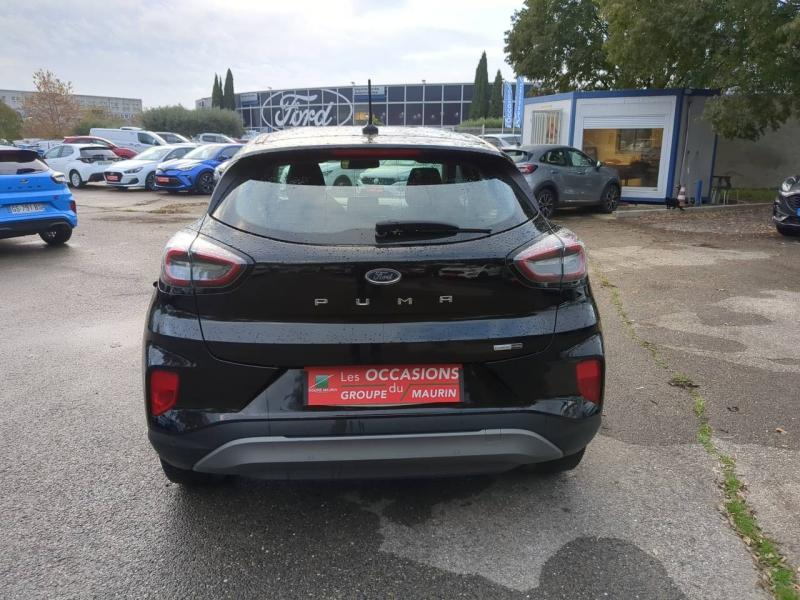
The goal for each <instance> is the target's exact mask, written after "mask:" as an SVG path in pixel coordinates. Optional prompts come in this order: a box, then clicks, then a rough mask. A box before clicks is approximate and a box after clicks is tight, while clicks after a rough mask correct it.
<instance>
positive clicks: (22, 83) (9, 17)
mask: <svg viewBox="0 0 800 600" xmlns="http://www.w3.org/2000/svg"><path fill="white" fill-rule="evenodd" d="M521 4H522V3H521V0H515V1H513V2H512V1H507V0H503V1H497V0H495V1H493V2H485V1H479V0H460V1H439V2H431V1H430V0H407V1H405V2H403V1H399V0H398V1H384V0H336V1H335V2H333V1H330V0H329V1H327V2H321V1H317V0H281V1H277V2H276V1H273V0H269V1H265V0H261V1H255V0H252V1H251V0H228V1H227V2H221V1H220V0H147V1H141V2H130V0H105V1H102V2H101V1H89V0H79V1H74V2H63V0H40V1H38V2H31V1H30V0H2V2H0V23H3V36H2V37H0V88H11V89H30V88H31V86H32V84H31V75H32V73H33V72H34V71H35V70H36V69H38V68H40V67H42V68H47V69H50V70H51V71H54V72H55V73H56V74H57V75H58V76H59V77H60V78H62V79H66V80H70V81H72V82H73V86H74V88H75V91H76V92H79V93H84V94H101V95H116V96H129V97H137V98H142V99H143V100H144V103H145V105H146V106H155V105H161V104H175V103H178V102H180V103H182V104H184V105H186V106H193V105H194V100H195V99H196V98H200V97H203V96H208V95H209V94H210V90H211V83H212V81H213V78H214V73H215V72H217V73H220V74H221V75H222V74H224V72H225V70H226V69H227V68H228V67H230V68H231V70H232V72H233V74H234V78H235V82H236V90H237V91H239V92H243V91H255V90H261V89H266V88H267V87H268V86H270V87H273V88H276V89H278V88H283V87H294V86H298V87H303V86H309V87H313V86H319V85H347V84H349V82H350V81H356V82H366V79H367V78H368V77H372V80H373V82H375V83H377V84H382V83H404V82H413V81H419V80H420V79H426V80H427V81H429V82H433V81H437V82H438V81H441V82H446V81H471V80H472V78H473V76H474V72H475V66H476V64H477V62H478V58H479V57H480V53H481V52H482V51H483V50H486V53H487V57H488V62H489V75H490V79H491V78H492V77H493V74H494V72H495V71H496V70H497V69H498V68H499V69H501V70H502V72H503V75H504V76H506V77H511V76H512V75H513V74H512V72H511V68H510V67H509V66H508V65H506V64H505V62H504V59H505V56H504V53H503V35H504V32H505V31H506V30H507V29H508V27H509V25H510V19H511V13H512V12H513V11H514V10H515V9H517V8H519V7H520V6H521Z"/></svg>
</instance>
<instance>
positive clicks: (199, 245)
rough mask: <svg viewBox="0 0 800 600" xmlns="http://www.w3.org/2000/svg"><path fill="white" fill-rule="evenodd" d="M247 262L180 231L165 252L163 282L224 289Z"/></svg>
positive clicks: (199, 237) (237, 275) (178, 285)
mask: <svg viewBox="0 0 800 600" xmlns="http://www.w3.org/2000/svg"><path fill="white" fill-rule="evenodd" d="M246 266H247V261H246V260H245V259H244V258H243V257H241V256H239V255H238V254H234V253H233V252H232V251H230V250H227V249H225V248H223V247H222V246H220V245H217V244H215V243H214V242H211V241H209V240H207V239H206V238H203V237H201V236H196V234H195V233H193V232H189V231H179V232H178V233H176V234H175V235H174V236H172V239H170V241H169V242H167V246H166V248H165V249H164V258H163V260H162V262H161V279H162V280H163V281H164V283H166V284H168V285H171V286H175V287H191V286H195V287H203V288H214V287H223V286H226V285H229V284H231V283H233V282H234V281H235V280H236V279H237V278H238V277H239V275H241V274H242V272H243V271H244V269H245V267H246Z"/></svg>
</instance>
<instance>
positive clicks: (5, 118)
mask: <svg viewBox="0 0 800 600" xmlns="http://www.w3.org/2000/svg"><path fill="white" fill-rule="evenodd" d="M21 137H22V117H20V116H19V113H18V112H17V111H15V110H14V109H13V108H11V107H10V106H9V105H8V104H6V103H5V102H3V101H2V100H0V138H3V139H6V140H8V141H13V140H18V139H19V138H21Z"/></svg>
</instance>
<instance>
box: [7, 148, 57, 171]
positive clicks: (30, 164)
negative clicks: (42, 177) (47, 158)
mask: <svg viewBox="0 0 800 600" xmlns="http://www.w3.org/2000/svg"><path fill="white" fill-rule="evenodd" d="M26 154H27V153H26ZM22 158H23V157H22V156H21V155H20V153H18V152H0V175H27V174H28V173H43V172H45V171H47V170H48V168H49V167H48V166H47V165H46V164H44V163H43V162H42V161H40V160H39V159H33V160H22Z"/></svg>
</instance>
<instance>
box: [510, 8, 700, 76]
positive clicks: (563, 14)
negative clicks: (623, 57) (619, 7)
mask: <svg viewBox="0 0 800 600" xmlns="http://www.w3.org/2000/svg"><path fill="white" fill-rule="evenodd" d="M607 29H608V24H607V23H606V22H605V21H604V20H603V19H602V18H601V16H600V14H599V11H598V7H597V4H596V2H595V1H594V0H566V1H562V0H525V6H524V7H523V8H522V9H520V10H518V11H515V12H514V14H513V15H512V16H511V29H510V30H509V31H506V35H505V43H506V46H505V50H506V54H507V55H508V56H507V60H508V63H509V64H510V65H511V66H512V67H514V70H515V71H516V72H517V73H518V74H519V75H524V76H525V77H526V78H528V79H530V80H532V81H535V82H539V83H540V84H541V87H542V89H544V90H548V91H553V92H567V91H572V90H592V89H603V88H607V87H610V86H612V85H613V84H614V71H613V69H612V68H611V67H610V66H609V64H608V62H607V60H606V57H605V52H604V50H603V42H604V40H605V37H606V33H607ZM686 43H687V44H688V43H690V42H689V39H687V40H686Z"/></svg>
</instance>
